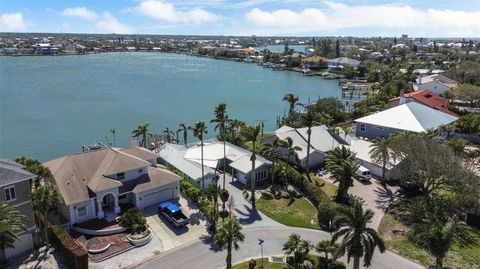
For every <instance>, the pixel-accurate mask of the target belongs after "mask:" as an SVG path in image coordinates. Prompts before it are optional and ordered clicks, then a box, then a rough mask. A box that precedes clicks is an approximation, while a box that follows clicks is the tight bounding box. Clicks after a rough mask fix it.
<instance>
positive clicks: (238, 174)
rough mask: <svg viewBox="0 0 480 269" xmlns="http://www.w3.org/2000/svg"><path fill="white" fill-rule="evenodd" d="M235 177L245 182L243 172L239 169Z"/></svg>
mask: <svg viewBox="0 0 480 269" xmlns="http://www.w3.org/2000/svg"><path fill="white" fill-rule="evenodd" d="M237 179H238V180H239V181H240V182H242V183H243V184H247V179H246V178H245V174H244V173H242V172H240V171H237Z"/></svg>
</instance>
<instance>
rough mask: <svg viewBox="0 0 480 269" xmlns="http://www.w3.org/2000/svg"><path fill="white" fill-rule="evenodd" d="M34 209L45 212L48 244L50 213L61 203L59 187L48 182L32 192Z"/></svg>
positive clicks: (46, 241)
mask: <svg viewBox="0 0 480 269" xmlns="http://www.w3.org/2000/svg"><path fill="white" fill-rule="evenodd" d="M32 204H33V209H34V210H37V211H40V212H41V213H42V214H43V224H44V232H45V244H46V245H47V246H48V213H49V212H50V211H51V210H52V209H54V208H57V207H58V205H59V204H60V193H59V192H58V189H57V187H55V185H53V184H51V183H46V184H44V185H42V186H41V187H39V188H38V189H36V190H35V192H33V193H32Z"/></svg>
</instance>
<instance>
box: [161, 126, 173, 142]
mask: <svg viewBox="0 0 480 269" xmlns="http://www.w3.org/2000/svg"><path fill="white" fill-rule="evenodd" d="M163 133H164V134H165V142H167V143H171V142H172V136H173V131H172V129H170V128H168V127H167V128H165V130H163Z"/></svg>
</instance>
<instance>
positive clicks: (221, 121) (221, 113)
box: [210, 103, 228, 189]
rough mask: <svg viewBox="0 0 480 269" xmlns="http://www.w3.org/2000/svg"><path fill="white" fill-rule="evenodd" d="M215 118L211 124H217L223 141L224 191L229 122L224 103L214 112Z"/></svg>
mask: <svg viewBox="0 0 480 269" xmlns="http://www.w3.org/2000/svg"><path fill="white" fill-rule="evenodd" d="M214 115H215V118H214V119H212V120H211V121H210V122H211V123H216V124H217V125H215V131H216V130H217V129H218V130H219V132H220V140H222V141H223V189H225V173H226V169H227V167H226V165H227V162H226V159H227V152H226V141H225V128H226V127H225V125H226V123H227V122H228V116H227V105H226V104H224V103H221V104H218V105H217V106H216V107H215V111H214Z"/></svg>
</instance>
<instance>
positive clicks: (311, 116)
mask: <svg viewBox="0 0 480 269" xmlns="http://www.w3.org/2000/svg"><path fill="white" fill-rule="evenodd" d="M302 123H303V125H304V126H306V127H307V160H306V161H307V163H306V168H307V169H306V173H307V178H308V179H310V147H311V143H310V139H311V136H312V127H313V126H314V125H315V124H317V120H316V115H315V112H314V111H313V110H311V109H309V110H308V111H307V113H306V114H304V115H303V116H302Z"/></svg>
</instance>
